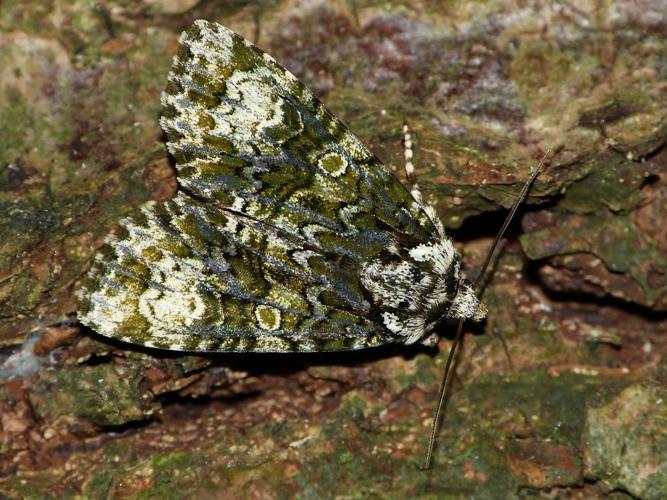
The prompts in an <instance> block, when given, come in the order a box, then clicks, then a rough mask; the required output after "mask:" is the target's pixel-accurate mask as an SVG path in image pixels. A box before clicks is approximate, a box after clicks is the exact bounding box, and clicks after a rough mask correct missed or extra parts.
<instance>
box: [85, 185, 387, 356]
mask: <svg viewBox="0 0 667 500" xmlns="http://www.w3.org/2000/svg"><path fill="white" fill-rule="evenodd" d="M351 272H352V271H350V270H348V269H346V268H345V266H344V265H342V263H341V262H337V261H336V260H335V259H325V258H324V257H323V256H322V255H321V254H319V253H317V252H315V251H313V250H308V249H306V248H304V245H303V241H299V240H295V239H293V238H291V237H289V236H286V235H284V234H280V231H279V230H277V229H276V228H273V227H271V226H266V225H264V224H262V223H259V222H257V221H254V220H252V219H248V218H246V217H241V216H238V215H235V214H233V213H231V212H229V211H225V210H221V209H218V208H215V207H212V206H211V205H210V204H207V203H205V202H202V201H199V200H196V199H194V198H192V197H190V196H189V195H187V194H185V193H179V194H178V195H177V196H176V197H175V198H174V199H172V200H169V201H167V202H164V203H160V204H150V205H146V206H144V207H143V208H142V209H141V211H140V212H139V213H138V214H137V215H135V216H133V217H130V218H127V219H124V220H123V221H121V224H120V226H119V228H118V229H117V230H116V232H115V234H113V235H112V236H111V237H110V238H109V240H108V242H107V244H106V245H105V247H104V250H103V252H101V253H100V254H99V255H98V256H97V258H96V260H95V263H94V265H93V266H92V269H91V270H90V272H89V273H88V275H87V277H86V280H85V282H84V284H83V287H82V290H81V298H82V300H81V308H80V314H79V316H80V319H81V321H82V322H83V323H84V324H86V325H88V326H90V327H91V328H93V329H95V330H96V331H97V332H99V333H100V334H102V335H106V336H109V337H114V338H118V339H120V340H123V341H127V342H131V343H135V344H142V345H147V346H151V347H160V348H165V349H174V350H187V351H218V352H222V351H225V352H228V351H243V352H249V351H261V352H272V351H281V352H282V351H327V350H348V349H355V348H361V347H367V346H371V345H376V344H380V343H382V337H381V335H380V334H381V330H382V329H381V328H380V327H379V326H378V325H377V324H376V323H375V322H373V321H371V320H369V319H367V316H368V312H369V305H368V303H367V302H366V301H365V300H364V298H363V295H362V293H361V291H360V290H359V288H358V285H357V280H356V279H355V277H354V276H352V275H351Z"/></svg>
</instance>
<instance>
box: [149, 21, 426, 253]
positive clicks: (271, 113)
mask: <svg viewBox="0 0 667 500" xmlns="http://www.w3.org/2000/svg"><path fill="white" fill-rule="evenodd" d="M162 103H163V116H162V121H161V124H162V128H163V129H164V131H165V132H166V134H167V137H168V147H169V151H170V152H171V153H172V155H173V157H174V159H175V160H176V164H177V168H178V178H179V182H180V184H181V186H183V187H184V188H185V189H186V190H188V191H189V192H192V193H194V194H196V195H198V196H202V197H205V198H207V199H214V200H217V202H218V203H220V204H221V206H224V207H231V208H233V209H234V210H236V211H238V212H243V213H245V214H247V215H249V216H252V217H253V218H255V219H257V220H261V221H266V222H270V223H271V224H272V225H275V226H277V227H279V228H280V229H281V230H283V231H285V232H287V233H290V234H294V235H298V236H302V237H304V238H305V239H306V240H307V241H308V242H309V243H310V244H313V245H316V246H318V247H319V248H321V249H322V250H323V251H332V252H339V253H348V254H354V255H357V256H359V257H366V256H369V255H373V254H374V253H376V252H378V251H380V250H382V249H384V248H386V247H387V245H389V244H391V242H392V241H394V242H395V241H407V242H414V243H415V244H418V243H424V242H428V241H435V240H437V239H438V232H437V230H436V228H435V227H434V226H433V223H432V222H431V220H430V218H429V217H428V216H427V214H426V213H425V212H424V209H423V208H422V206H421V204H419V203H417V202H416V201H415V200H414V198H413V197H412V196H411V195H410V193H409V192H408V191H407V190H406V189H405V187H404V186H403V185H402V184H401V183H400V182H399V181H398V180H397V179H396V177H394V175H392V174H391V173H390V172H389V171H388V170H387V169H386V168H385V167H384V166H383V165H382V163H381V162H380V161H379V160H378V159H377V158H376V157H375V156H374V155H372V154H371V153H370V152H369V151H368V150H367V149H366V148H365V147H364V146H363V144H361V142H360V141H359V140H358V139H357V138H356V137H355V136H354V135H353V134H352V133H351V132H350V131H349V130H348V129H347V128H346V127H345V126H344V125H343V124H342V123H341V122H340V121H339V120H338V119H336V118H335V117H334V116H333V114H332V113H331V112H330V111H329V110H327V108H326V107H325V106H324V105H323V104H322V103H321V102H320V101H319V100H318V99H317V98H316V97H315V96H314V95H313V94H312V93H311V92H310V90H308V89H307V88H306V87H305V86H304V85H303V84H301V83H300V82H299V81H298V79H297V78H296V77H295V76H294V75H292V74H291V73H290V72H289V71H287V70H286V69H285V68H283V67H282V66H281V65H280V64H278V63H277V62H276V61H275V60H274V59H273V58H272V57H271V56H269V55H268V54H265V53H264V52H262V51H261V50H259V49H258V48H257V47H255V46H254V45H252V44H251V43H250V42H248V41H247V40H245V39H244V38H242V37H240V36H239V35H237V34H235V33H234V32H232V31H230V30H228V29H227V28H225V27H223V26H221V25H219V24H217V23H210V22H207V21H203V20H199V21H196V22H195V23H194V25H193V26H192V28H190V29H189V30H188V31H186V32H184V33H183V34H182V35H181V38H180V50H179V53H178V54H177V55H176V57H175V58H174V62H173V66H172V70H171V73H170V75H169V83H168V84H167V87H166V89H165V91H164V93H163V95H162Z"/></svg>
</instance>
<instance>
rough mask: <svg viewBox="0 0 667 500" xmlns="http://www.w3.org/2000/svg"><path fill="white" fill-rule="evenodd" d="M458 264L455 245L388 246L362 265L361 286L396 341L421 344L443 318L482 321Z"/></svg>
mask: <svg viewBox="0 0 667 500" xmlns="http://www.w3.org/2000/svg"><path fill="white" fill-rule="evenodd" d="M460 261H461V258H460V256H459V254H458V252H457V251H456V250H455V249H454V247H453V245H452V243H451V241H449V240H448V239H443V240H440V241H436V242H433V243H423V244H419V245H417V246H415V247H412V248H408V249H405V248H400V249H399V248H398V247H390V248H388V249H387V250H386V251H384V252H383V253H381V254H380V255H378V256H376V257H375V258H373V259H372V260H370V261H368V262H367V263H366V264H365V265H364V267H363V269H362V273H361V283H362V285H363V286H364V288H365V289H366V290H367V291H368V292H369V294H370V296H371V298H372V302H373V306H374V309H375V311H376V312H377V313H378V314H379V315H380V317H381V318H382V322H383V324H384V326H385V328H387V330H389V331H390V332H391V333H392V334H393V335H394V337H395V340H397V341H402V342H404V343H406V344H411V343H414V342H417V341H419V340H420V339H422V338H424V337H425V336H426V335H427V334H428V333H430V331H431V330H432V329H433V327H434V326H435V325H436V324H437V323H438V322H439V321H441V320H443V319H445V318H451V317H460V316H459V315H461V314H463V315H465V317H471V318H475V319H478V318H479V319H481V318H482V317H484V314H485V313H484V311H483V310H482V308H480V306H479V301H478V300H477V298H476V296H475V294H474V293H473V291H472V288H471V287H470V286H469V285H466V284H465V283H464V282H461V279H460ZM460 285H463V286H460ZM478 311H479V312H478ZM479 314H481V316H479Z"/></svg>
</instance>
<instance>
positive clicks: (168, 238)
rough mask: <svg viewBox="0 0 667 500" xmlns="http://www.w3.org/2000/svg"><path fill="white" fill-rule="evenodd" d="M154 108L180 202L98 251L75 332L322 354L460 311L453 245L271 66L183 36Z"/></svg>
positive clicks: (156, 210)
mask: <svg viewBox="0 0 667 500" xmlns="http://www.w3.org/2000/svg"><path fill="white" fill-rule="evenodd" d="M162 103H163V116H162V120H161V124H162V128H163V129H164V131H165V132H166V134H167V138H168V148H169V151H170V153H171V154H172V155H173V157H174V159H175V161H176V166H177V170H178V180H179V185H180V189H179V193H178V195H177V196H176V197H175V198H174V199H172V200H169V201H167V202H164V203H160V204H155V203H152V204H147V205H145V206H144V207H142V209H141V210H140V212H139V213H137V214H136V215H134V216H132V217H129V218H127V219H124V220H123V221H121V223H120V226H119V228H118V229H117V230H116V231H115V233H114V234H112V235H110V236H109V238H108V239H107V242H106V245H105V247H104V248H103V250H102V252H101V253H100V254H99V255H98V256H97V257H96V259H95V262H94V264H93V267H92V268H91V270H90V272H89V273H88V275H87V277H86V280H85V282H84V284H83V287H82V290H81V294H80V297H81V311H80V319H81V321H82V322H83V323H84V324H86V325H88V326H90V327H91V328H93V329H95V330H96V331H97V332H99V333H100V334H103V335H106V336H110V337H115V338H119V339H121V340H125V341H128V342H133V343H137V344H143V345H148V346H155V347H161V348H166V349H179V350H188V351H243V352H246V351H262V352H270V351H326V350H346V349H357V348H362V347H368V346H373V345H379V344H385V343H390V342H414V341H416V340H419V339H420V338H422V337H423V336H424V334H425V333H426V332H427V330H428V329H429V328H430V326H431V324H432V323H433V322H434V320H435V319H437V318H436V316H437V317H441V316H442V315H443V314H446V312H447V310H449V309H452V310H453V311H454V310H456V311H458V310H457V307H458V308H459V309H460V307H461V304H459V305H458V306H457V305H456V304H453V301H454V299H455V297H456V293H457V289H458V266H459V257H458V254H457V253H456V251H455V250H454V249H453V247H452V246H451V242H450V241H449V240H447V239H442V238H441V236H440V235H439V233H438V231H437V229H436V227H435V226H434V225H433V223H432V222H431V220H430V218H429V217H428V215H427V214H426V212H425V211H424V209H423V207H422V206H421V205H420V203H418V202H417V201H415V200H414V198H412V196H411V195H410V194H409V192H408V191H407V190H406V189H405V188H404V187H403V186H402V185H401V184H400V182H398V180H397V179H396V178H395V177H394V176H393V175H392V174H391V173H390V172H388V171H387V170H386V169H385V167H384V166H383V165H382V164H381V163H380V162H379V160H378V159H377V158H376V157H374V156H373V155H372V154H371V153H369V152H368V150H367V149H366V148H365V147H364V146H363V145H362V144H361V143H360V142H359V140H358V139H357V138H356V137H354V136H353V135H352V134H351V133H350V132H349V131H348V130H347V129H346V128H345V126H344V125H343V124H341V123H340V121H338V120H337V119H336V118H335V117H334V116H333V115H332V114H331V113H330V112H329V111H328V110H327V109H326V108H325V107H324V106H323V105H322V103H321V102H320V101H319V100H318V99H317V98H315V97H314V96H313V95H312V93H311V92H310V91H309V90H308V89H306V88H305V87H304V86H303V85H302V84H301V83H300V82H299V81H298V80H297V79H296V78H295V77H294V76H293V75H292V74H291V73H289V72H288V71H287V70H285V69H284V68H283V67H282V66H280V65H279V64H278V63H277V62H276V61H275V60H274V59H273V58H272V57H270V56H269V55H267V54H265V53H263V52H262V51H260V50H259V49H257V48H256V47H254V46H253V45H252V44H251V43H249V42H248V41H247V40H245V39H243V38H242V37H240V36H238V35H236V34H235V33H233V32H232V31H230V30H228V29H226V28H224V27H223V26H220V25H219V24H216V23H209V22H206V21H196V22H195V23H194V25H193V27H192V28H191V29H189V30H188V31H186V32H184V33H183V34H182V35H181V38H180V50H179V53H178V55H177V56H176V57H175V58H174V63H173V66H172V71H171V73H170V75H169V80H168V84H167V87H166V89H165V91H164V93H163V95H162ZM465 300H469V299H468V298H466V299H465ZM459 302H461V301H459ZM458 313H460V311H458V312H457V314H458ZM465 314H468V313H465ZM471 314H472V313H470V315H471ZM434 315H435V316H434Z"/></svg>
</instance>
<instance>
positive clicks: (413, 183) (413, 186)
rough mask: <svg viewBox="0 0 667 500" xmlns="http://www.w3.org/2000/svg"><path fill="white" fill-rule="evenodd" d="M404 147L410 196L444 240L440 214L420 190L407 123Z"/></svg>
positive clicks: (404, 132)
mask: <svg viewBox="0 0 667 500" xmlns="http://www.w3.org/2000/svg"><path fill="white" fill-rule="evenodd" d="M403 146H404V147H405V150H404V155H405V176H406V177H407V179H408V182H409V183H410V194H411V195H412V197H413V198H414V199H415V200H416V201H417V203H419V204H420V205H421V206H422V208H423V209H424V212H426V215H428V218H429V219H431V222H432V223H433V225H434V226H435V228H436V229H437V230H438V234H439V235H440V236H441V237H442V238H444V237H445V227H444V226H443V225H442V222H441V221H440V218H439V217H438V214H437V213H436V212H435V208H433V206H431V205H430V204H428V203H426V202H425V201H424V197H423V196H422V192H421V190H420V189H419V182H417V176H416V175H415V166H414V165H413V163H412V158H413V156H414V155H413V150H412V135H411V134H410V127H408V124H407V123H403Z"/></svg>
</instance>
